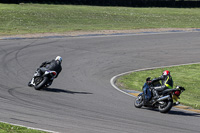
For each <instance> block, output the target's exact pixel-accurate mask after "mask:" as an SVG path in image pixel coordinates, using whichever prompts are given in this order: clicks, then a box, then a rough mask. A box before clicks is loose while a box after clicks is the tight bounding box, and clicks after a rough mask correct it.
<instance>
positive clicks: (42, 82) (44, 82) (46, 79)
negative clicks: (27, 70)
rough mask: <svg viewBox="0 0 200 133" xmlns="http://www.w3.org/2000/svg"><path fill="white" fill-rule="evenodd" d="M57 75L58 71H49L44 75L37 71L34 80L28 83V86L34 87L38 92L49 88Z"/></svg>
mask: <svg viewBox="0 0 200 133" xmlns="http://www.w3.org/2000/svg"><path fill="white" fill-rule="evenodd" d="M56 75H57V73H56V71H50V70H47V71H45V72H44V74H42V75H41V74H40V73H39V71H36V72H35V74H34V76H33V78H32V80H31V81H30V82H29V83H28V86H30V87H34V88H35V89H36V90H41V89H43V88H47V87H49V86H50V85H51V83H52V82H53V80H54V78H55V77H56Z"/></svg>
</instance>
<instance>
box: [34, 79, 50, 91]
mask: <svg viewBox="0 0 200 133" xmlns="http://www.w3.org/2000/svg"><path fill="white" fill-rule="evenodd" d="M48 81H49V79H48V77H43V78H42V77H36V79H35V83H36V84H35V86H34V88H35V89H36V90H41V89H42V88H44V87H45V85H46V84H47V83H48Z"/></svg>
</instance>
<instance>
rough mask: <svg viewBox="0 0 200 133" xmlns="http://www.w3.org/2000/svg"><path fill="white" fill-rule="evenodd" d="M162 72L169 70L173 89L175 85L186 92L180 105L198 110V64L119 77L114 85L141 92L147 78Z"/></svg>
mask: <svg viewBox="0 0 200 133" xmlns="http://www.w3.org/2000/svg"><path fill="white" fill-rule="evenodd" d="M164 70H169V71H170V72H171V75H172V78H173V81H174V87H176V86H177V85H179V86H183V87H185V89H186V91H184V92H183V93H182V94H181V96H180V98H181V99H180V102H181V104H184V105H187V106H191V107H193V108H195V109H200V100H199V99H200V74H199V70H200V64H192V65H182V66H174V67H167V68H158V69H154V70H145V71H139V72H133V73H130V74H127V75H124V76H121V77H119V78H118V79H117V81H116V85H117V86H118V87H119V88H121V89H130V90H139V91H142V86H143V85H144V83H145V80H146V78H147V77H151V79H153V78H156V77H159V76H160V75H162V72H163V71H164Z"/></svg>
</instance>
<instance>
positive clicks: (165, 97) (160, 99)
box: [157, 95, 170, 102]
mask: <svg viewBox="0 0 200 133" xmlns="http://www.w3.org/2000/svg"><path fill="white" fill-rule="evenodd" d="M168 98H170V95H167V96H164V97H161V98H159V99H158V100H157V101H158V102H160V101H163V100H165V99H168Z"/></svg>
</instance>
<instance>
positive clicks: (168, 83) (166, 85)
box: [151, 70, 173, 99]
mask: <svg viewBox="0 0 200 133" xmlns="http://www.w3.org/2000/svg"><path fill="white" fill-rule="evenodd" d="M160 80H161V83H162V84H161V86H158V87H153V88H152V90H153V93H154V94H155V97H154V98H155V99H157V98H159V95H158V92H162V91H164V90H166V89H173V80H172V77H171V75H170V71H168V70H165V71H164V72H163V74H162V75H161V76H160V77H158V78H154V79H153V80H152V81H151V83H153V82H157V81H160Z"/></svg>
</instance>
